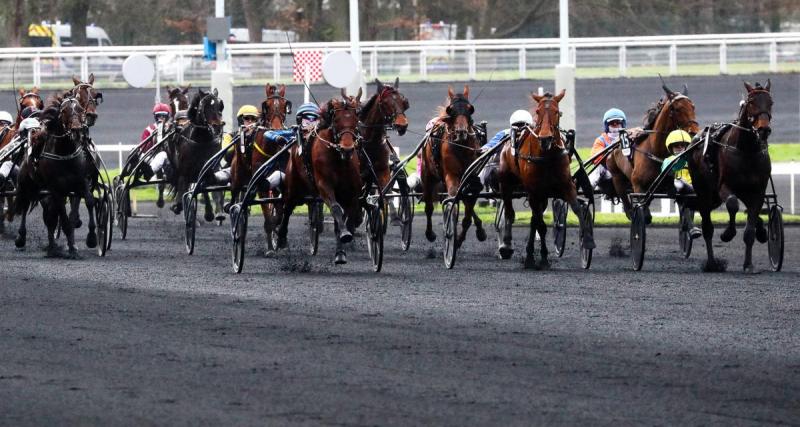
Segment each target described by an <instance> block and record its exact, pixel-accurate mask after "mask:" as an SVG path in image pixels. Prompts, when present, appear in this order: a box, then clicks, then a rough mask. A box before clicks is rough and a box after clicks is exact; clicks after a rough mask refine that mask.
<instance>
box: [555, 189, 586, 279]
mask: <svg viewBox="0 0 800 427" xmlns="http://www.w3.org/2000/svg"><path fill="white" fill-rule="evenodd" d="M566 242H567V202H565V201H563V200H561V199H553V245H554V246H555V249H556V255H558V257H559V258H561V257H562V256H563V255H564V246H565V245H566ZM584 268H585V267H584Z"/></svg>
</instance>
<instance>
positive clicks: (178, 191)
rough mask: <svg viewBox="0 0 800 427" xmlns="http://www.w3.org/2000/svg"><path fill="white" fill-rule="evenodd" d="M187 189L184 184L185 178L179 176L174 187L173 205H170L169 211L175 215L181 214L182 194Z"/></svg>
mask: <svg viewBox="0 0 800 427" xmlns="http://www.w3.org/2000/svg"><path fill="white" fill-rule="evenodd" d="M187 188H189V187H188V185H187V184H186V178H184V177H182V176H179V177H178V182H177V184H176V185H175V204H174V205H172V207H171V208H170V210H172V213H174V214H175V215H178V214H180V213H181V212H183V194H184V193H185V192H186V189H187Z"/></svg>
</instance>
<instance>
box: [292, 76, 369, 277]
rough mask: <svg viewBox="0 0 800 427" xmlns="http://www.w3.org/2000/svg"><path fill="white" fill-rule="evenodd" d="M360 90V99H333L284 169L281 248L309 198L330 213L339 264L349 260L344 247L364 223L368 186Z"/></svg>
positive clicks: (343, 93)
mask: <svg viewBox="0 0 800 427" xmlns="http://www.w3.org/2000/svg"><path fill="white" fill-rule="evenodd" d="M360 100H361V89H359V91H358V94H357V95H356V96H347V93H346V91H345V90H344V89H342V99H338V98H334V99H331V100H330V101H328V103H327V104H326V105H324V106H323V108H322V120H321V123H320V124H319V125H318V127H316V128H314V129H312V130H311V132H310V133H309V135H308V137H307V138H308V140H307V142H306V143H305V144H303V142H302V141H301V145H300V147H303V146H304V148H303V149H302V150H303V152H302V154H301V153H299V152H298V148H299V147H297V146H296V147H293V148H292V149H291V151H290V158H289V163H288V164H287V165H286V182H285V184H286V190H285V192H284V194H283V197H282V199H283V201H284V212H283V217H282V218H281V225H280V228H279V229H278V248H286V247H287V240H286V233H287V231H288V227H289V217H290V216H291V214H292V211H293V210H294V208H295V207H296V206H298V205H300V204H302V203H306V197H307V196H312V197H320V198H321V199H322V200H323V201H324V202H325V204H326V205H328V207H329V208H330V210H331V213H332V214H333V219H334V231H335V232H336V256H335V257H334V262H335V263H336V264H344V263H346V262H347V254H346V253H345V251H344V247H343V245H344V244H346V243H349V242H351V241H352V240H353V233H354V232H355V228H356V227H358V226H359V225H360V224H361V221H362V212H361V207H362V205H361V202H360V199H361V194H362V192H363V185H364V182H363V180H362V178H361V165H360V159H359V155H358V154H357V153H356V150H359V149H360V144H361V137H360V135H359V133H358V110H359V107H360Z"/></svg>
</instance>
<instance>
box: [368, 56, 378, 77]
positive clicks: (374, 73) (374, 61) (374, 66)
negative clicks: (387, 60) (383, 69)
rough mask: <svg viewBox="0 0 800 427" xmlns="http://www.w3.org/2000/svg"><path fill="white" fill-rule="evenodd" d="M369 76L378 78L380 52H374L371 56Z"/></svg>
mask: <svg viewBox="0 0 800 427" xmlns="http://www.w3.org/2000/svg"><path fill="white" fill-rule="evenodd" d="M369 74H370V77H371V78H373V79H375V78H377V77H378V51H377V50H373V51H372V52H370V54H369Z"/></svg>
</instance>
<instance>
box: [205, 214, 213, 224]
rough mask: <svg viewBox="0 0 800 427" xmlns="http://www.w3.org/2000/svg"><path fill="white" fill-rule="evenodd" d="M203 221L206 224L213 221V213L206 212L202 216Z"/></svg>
mask: <svg viewBox="0 0 800 427" xmlns="http://www.w3.org/2000/svg"><path fill="white" fill-rule="evenodd" d="M203 219H204V220H206V222H211V221H213V220H214V212H206V213H205V214H203Z"/></svg>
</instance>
